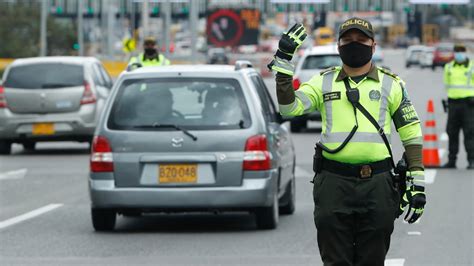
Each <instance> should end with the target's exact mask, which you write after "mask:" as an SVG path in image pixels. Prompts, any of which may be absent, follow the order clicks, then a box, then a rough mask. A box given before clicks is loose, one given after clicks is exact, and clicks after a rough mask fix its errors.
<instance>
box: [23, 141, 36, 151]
mask: <svg viewBox="0 0 474 266" xmlns="http://www.w3.org/2000/svg"><path fill="white" fill-rule="evenodd" d="M35 147H36V142H25V143H23V149H25V150H27V151H34V150H35Z"/></svg>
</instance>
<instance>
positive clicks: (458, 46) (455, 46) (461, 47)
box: [454, 43, 466, 52]
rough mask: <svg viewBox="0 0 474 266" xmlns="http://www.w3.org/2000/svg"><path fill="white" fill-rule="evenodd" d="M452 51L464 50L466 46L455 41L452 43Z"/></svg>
mask: <svg viewBox="0 0 474 266" xmlns="http://www.w3.org/2000/svg"><path fill="white" fill-rule="evenodd" d="M454 51H455V52H465V51H466V46H465V45H464V44H462V43H457V44H455V45H454Z"/></svg>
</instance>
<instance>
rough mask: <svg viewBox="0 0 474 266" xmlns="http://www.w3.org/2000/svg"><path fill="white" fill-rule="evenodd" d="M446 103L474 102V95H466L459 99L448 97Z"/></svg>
mask: <svg viewBox="0 0 474 266" xmlns="http://www.w3.org/2000/svg"><path fill="white" fill-rule="evenodd" d="M448 103H453V104H455V103H474V97H466V98H460V99H450V98H448Z"/></svg>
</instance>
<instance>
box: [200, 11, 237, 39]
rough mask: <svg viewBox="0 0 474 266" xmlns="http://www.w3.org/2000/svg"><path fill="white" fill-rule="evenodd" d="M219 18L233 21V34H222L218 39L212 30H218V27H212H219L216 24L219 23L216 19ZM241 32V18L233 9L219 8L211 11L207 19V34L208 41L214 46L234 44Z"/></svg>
mask: <svg viewBox="0 0 474 266" xmlns="http://www.w3.org/2000/svg"><path fill="white" fill-rule="evenodd" d="M220 18H226V19H230V20H232V21H233V22H234V23H233V25H235V27H236V28H235V29H234V31H235V34H234V35H232V36H224V35H222V36H221V37H223V38H221V39H220V40H219V39H218V37H217V36H216V34H215V32H214V31H215V30H219V29H218V28H217V29H213V27H219V26H218V25H219V23H217V21H218V20H219V19H220ZM216 25H217V26H216ZM243 32H244V25H243V22H242V19H241V18H240V16H239V15H238V14H237V13H235V12H234V11H233V10H230V9H220V10H218V11H216V12H214V13H212V14H211V15H210V16H209V18H208V20H207V36H208V38H209V41H210V42H211V43H213V44H214V45H215V46H234V45H236V44H237V43H238V42H239V41H240V38H241V37H242V34H243Z"/></svg>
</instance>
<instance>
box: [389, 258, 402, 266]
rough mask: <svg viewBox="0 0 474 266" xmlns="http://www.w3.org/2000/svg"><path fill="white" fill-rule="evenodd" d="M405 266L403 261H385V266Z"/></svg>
mask: <svg viewBox="0 0 474 266" xmlns="http://www.w3.org/2000/svg"><path fill="white" fill-rule="evenodd" d="M404 264H405V259H388V260H385V263H384V265H385V266H403V265H404Z"/></svg>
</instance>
